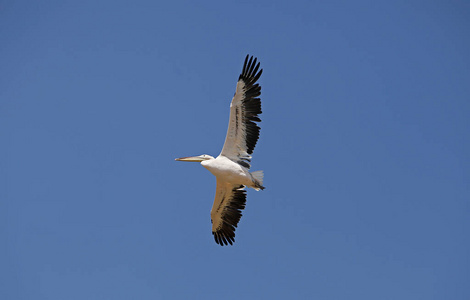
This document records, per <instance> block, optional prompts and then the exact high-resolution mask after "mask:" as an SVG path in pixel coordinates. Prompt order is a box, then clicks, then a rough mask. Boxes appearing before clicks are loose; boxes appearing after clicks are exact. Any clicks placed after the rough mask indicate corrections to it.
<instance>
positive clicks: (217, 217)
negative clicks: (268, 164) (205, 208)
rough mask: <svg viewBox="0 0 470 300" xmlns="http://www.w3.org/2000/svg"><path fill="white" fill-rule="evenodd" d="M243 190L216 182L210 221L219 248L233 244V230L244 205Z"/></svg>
mask: <svg viewBox="0 0 470 300" xmlns="http://www.w3.org/2000/svg"><path fill="white" fill-rule="evenodd" d="M243 188H244V186H243V185H233V184H230V183H226V182H223V181H221V180H217V188H216V192H215V199H214V205H213V206H212V210H211V221H212V234H213V236H214V240H215V242H216V243H217V244H219V245H221V246H224V245H228V244H230V245H233V243H234V242H235V229H236V227H237V225H238V222H240V218H241V217H242V210H243V209H244V208H245V204H246V191H245V190H244V189H243Z"/></svg>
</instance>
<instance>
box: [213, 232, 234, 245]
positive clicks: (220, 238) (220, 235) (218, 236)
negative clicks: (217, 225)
mask: <svg viewBox="0 0 470 300" xmlns="http://www.w3.org/2000/svg"><path fill="white" fill-rule="evenodd" d="M212 235H213V236H214V240H215V242H216V243H217V244H219V245H220V246H228V245H230V246H233V243H235V232H231V233H228V232H223V231H221V230H219V231H216V232H214V231H213V232H212Z"/></svg>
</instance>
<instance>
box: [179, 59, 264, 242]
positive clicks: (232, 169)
mask: <svg viewBox="0 0 470 300" xmlns="http://www.w3.org/2000/svg"><path fill="white" fill-rule="evenodd" d="M248 58H249V56H248V55H247V56H246V59H245V63H244V65H243V70H242V73H241V74H240V77H239V78H238V82H237V88H236V92H235V95H234V96H233V99H232V102H231V104H230V119H229V126H228V130H227V136H226V138H225V143H224V147H223V149H222V152H221V153H220V155H219V156H218V157H217V158H214V157H212V156H210V155H207V154H203V155H199V156H192V157H182V158H177V159H176V160H178V161H195V162H201V165H202V166H203V167H204V168H206V169H207V170H209V171H210V172H211V173H212V174H213V175H214V176H215V177H216V179H217V187H216V192H215V199H214V204H213V206H212V210H211V220H212V234H213V235H214V239H215V241H216V242H217V243H218V244H220V245H222V246H223V245H228V244H231V245H232V244H233V242H234V241H235V228H236V227H237V225H238V222H239V221H240V218H241V216H242V213H241V211H242V210H243V209H244V208H245V203H246V191H245V190H244V188H245V186H247V187H251V188H254V189H255V190H260V189H261V190H262V189H264V186H263V171H255V172H250V171H249V169H250V167H251V165H250V162H251V154H252V153H253V149H254V147H255V145H256V142H257V141H258V137H259V130H260V128H259V127H258V125H257V124H256V123H255V122H261V120H260V119H259V117H258V115H259V114H261V101H260V99H259V98H258V97H259V96H260V95H261V87H260V86H259V84H257V83H256V82H257V80H258V79H259V77H260V76H261V73H262V71H263V70H262V69H261V70H259V72H258V69H259V66H260V64H259V63H258V64H256V58H255V59H254V60H253V57H251V58H250V59H249V60H248Z"/></svg>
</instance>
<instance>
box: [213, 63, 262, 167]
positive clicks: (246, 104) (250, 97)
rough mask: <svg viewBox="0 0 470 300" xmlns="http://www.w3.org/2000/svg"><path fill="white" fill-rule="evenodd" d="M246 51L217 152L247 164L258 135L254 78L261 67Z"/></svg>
mask: <svg viewBox="0 0 470 300" xmlns="http://www.w3.org/2000/svg"><path fill="white" fill-rule="evenodd" d="M248 58H249V56H248V55H247V56H246V58H245V63H244V64H243V70H242V73H241V74H240V77H239V78H238V82H237V89H236V92H235V96H233V99H232V103H231V104H230V120H229V124H228V130H227V136H226V138H225V144H224V147H223V148H222V152H221V153H220V155H223V156H226V157H228V158H230V159H231V160H233V161H235V162H238V163H239V164H241V165H242V166H244V167H246V168H248V169H249V168H250V162H251V155H250V154H252V153H253V149H254V148H255V146H256V142H257V141H258V138H259V131H260V128H259V127H258V125H257V124H256V122H261V120H260V118H259V117H258V115H259V114H261V100H260V98H259V96H260V95H261V87H260V85H259V84H258V83H256V81H257V80H258V79H259V77H260V76H261V73H262V72H263V69H261V70H259V71H258V69H259V66H260V63H258V64H256V60H257V59H256V58H254V59H253V56H252V57H250V58H249V59H248Z"/></svg>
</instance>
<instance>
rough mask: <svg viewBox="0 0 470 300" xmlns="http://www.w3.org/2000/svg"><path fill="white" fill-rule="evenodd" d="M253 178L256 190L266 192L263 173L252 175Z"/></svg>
mask: <svg viewBox="0 0 470 300" xmlns="http://www.w3.org/2000/svg"><path fill="white" fill-rule="evenodd" d="M251 177H252V178H253V183H254V187H253V188H254V189H255V190H257V191H259V190H264V189H265V188H264V186H263V178H264V173H263V171H255V172H252V173H251Z"/></svg>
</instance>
